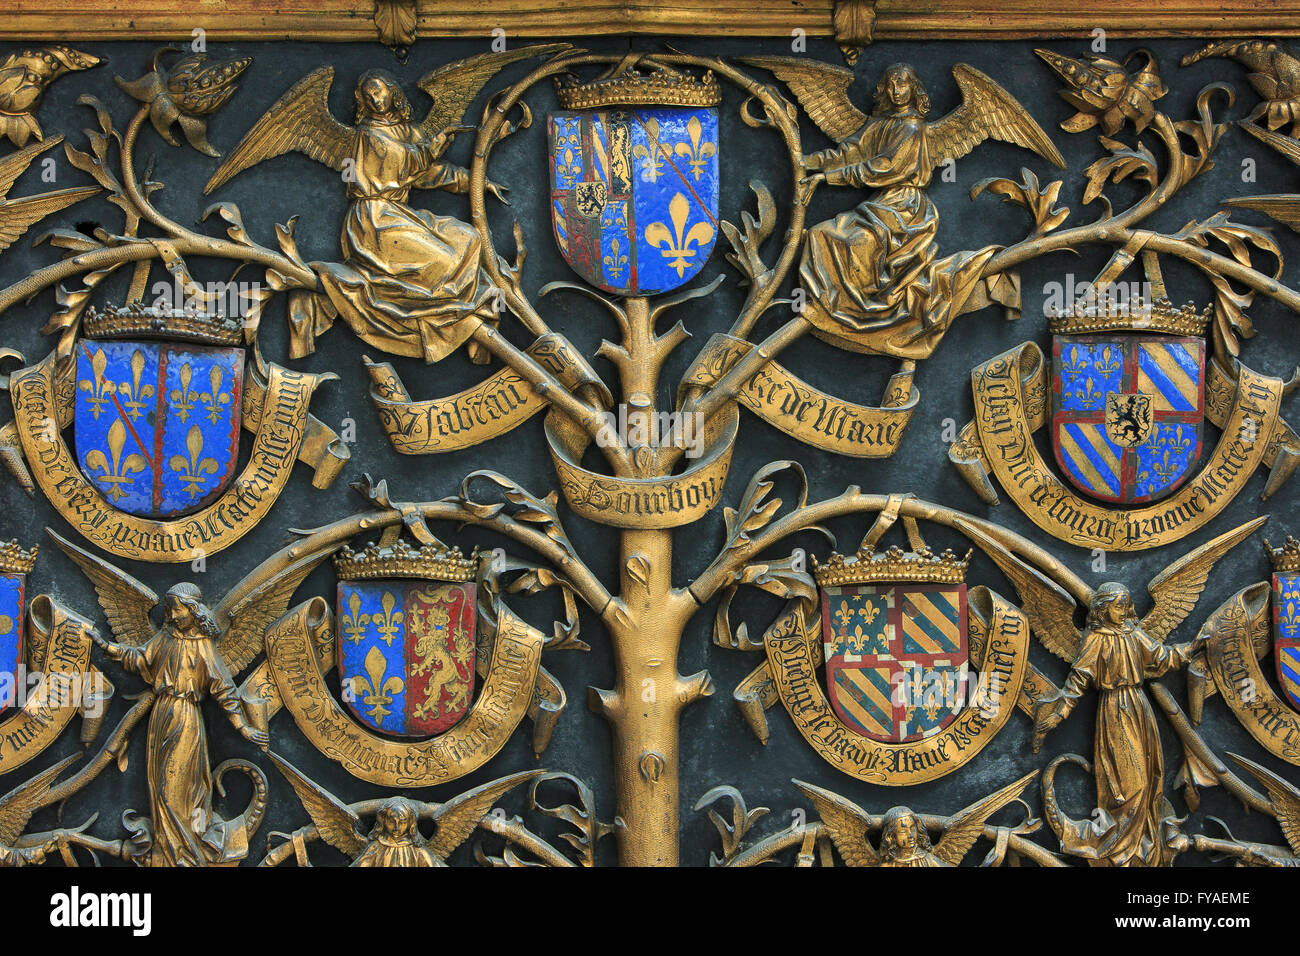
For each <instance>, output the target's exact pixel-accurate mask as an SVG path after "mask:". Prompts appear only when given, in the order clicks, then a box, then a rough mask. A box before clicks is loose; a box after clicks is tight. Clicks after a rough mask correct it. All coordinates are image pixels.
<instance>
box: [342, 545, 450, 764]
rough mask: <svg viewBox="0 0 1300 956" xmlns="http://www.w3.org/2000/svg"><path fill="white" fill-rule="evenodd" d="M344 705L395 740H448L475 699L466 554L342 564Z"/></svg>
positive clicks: (379, 556)
mask: <svg viewBox="0 0 1300 956" xmlns="http://www.w3.org/2000/svg"><path fill="white" fill-rule="evenodd" d="M335 567H336V569H337V572H338V575H339V577H340V579H341V580H340V581H339V585H338V635H337V640H336V642H335V644H336V646H337V663H338V668H339V680H340V687H341V688H342V692H343V700H344V702H345V704H346V705H347V707H348V709H349V710H350V711H351V712H352V714H353V716H354V717H356V719H357V720H359V721H361V722H362V723H363V724H365V725H366V726H367V727H369V728H371V729H372V730H375V731H377V732H379V733H381V734H384V735H385V736H389V737H399V738H411V737H429V736H432V735H434V734H439V733H442V732H443V731H445V730H447V729H448V728H450V727H452V726H453V725H455V724H456V723H458V722H459V721H460V720H461V718H463V717H464V716H465V714H466V713H467V712H468V710H469V706H470V701H471V699H472V697H473V695H474V676H475V675H474V665H475V646H476V638H475V613H476V612H475V597H476V594H475V586H474V583H473V576H474V572H475V562H474V561H473V560H472V559H466V558H462V557H461V556H460V552H459V551H455V550H454V549H453V550H451V551H447V550H443V549H440V548H436V547H430V548H424V549H414V548H409V547H403V546H400V545H399V546H395V547H392V548H374V547H371V548H368V549H366V550H365V551H363V552H359V553H357V552H352V551H350V550H347V549H345V550H344V551H343V552H341V553H340V556H339V557H338V558H337V559H336V561H335Z"/></svg>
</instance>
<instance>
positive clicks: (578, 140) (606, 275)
mask: <svg viewBox="0 0 1300 956" xmlns="http://www.w3.org/2000/svg"><path fill="white" fill-rule="evenodd" d="M549 129H550V149H551V220H552V222H553V224H554V226H555V240H556V242H557V243H558V244H559V246H560V252H561V253H562V254H563V255H564V259H565V261H566V262H568V263H569V265H570V266H571V267H572V268H573V270H574V271H575V272H577V273H578V275H580V276H581V277H582V278H583V279H585V280H586V281H587V282H589V283H591V284H592V285H594V286H596V287H598V288H601V289H604V290H605V291H606V292H613V293H617V294H619V295H650V294H653V293H656V292H666V291H668V290H669V289H674V288H676V287H677V286H680V285H683V284H685V283H687V282H689V281H691V279H693V278H695V276H696V275H697V274H698V273H699V271H700V270H701V269H703V268H704V263H705V262H706V261H707V260H708V258H709V253H710V252H712V250H713V245H714V242H715V241H716V239H717V234H718V114H717V110H715V109H712V108H709V107H623V108H610V109H605V110H579V111H572V112H561V113H553V114H552V115H551V116H550V120H549Z"/></svg>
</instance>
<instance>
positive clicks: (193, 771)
mask: <svg viewBox="0 0 1300 956" xmlns="http://www.w3.org/2000/svg"><path fill="white" fill-rule="evenodd" d="M49 535H50V537H51V538H53V539H54V542H55V544H57V545H58V546H59V548H61V549H62V550H63V552H64V553H65V554H67V555H68V557H70V558H71V559H72V560H73V561H74V562H76V564H77V565H78V566H79V567H80V568H81V570H82V571H83V572H85V574H86V576H87V577H88V578H89V579H90V581H91V583H92V584H93V585H94V587H95V593H96V594H97V595H98V597H99V603H100V606H101V607H102V608H103V610H104V616H105V617H106V618H107V619H108V623H109V627H110V628H111V629H112V631H113V635H114V637H115V638H116V639H117V640H116V641H106V640H104V639H103V638H101V637H100V636H99V635H98V634H94V638H95V641H96V643H98V644H99V645H100V647H102V648H103V649H104V651H105V653H106V654H107V655H108V657H109V658H111V659H112V660H116V661H119V662H120V663H121V665H122V667H123V668H124V669H126V670H128V671H132V672H134V673H136V674H139V675H140V677H142V678H143V679H144V681H145V682H146V683H147V684H149V686H150V690H149V691H147V692H146V693H148V694H151V695H152V700H153V703H152V709H151V712H150V715H149V730H148V744H147V752H148V755H149V756H148V769H147V778H148V781H149V802H150V809H151V818H150V827H151V840H152V852H151V853H150V854H149V855H148V862H149V863H150V865H153V866H204V865H225V864H230V863H234V862H237V861H238V860H239V859H241V858H242V857H243V856H244V855H246V854H247V850H248V837H249V836H250V834H251V831H252V830H255V829H256V824H257V822H258V821H260V818H261V813H262V809H263V806H256V804H258V803H259V802H260V803H262V804H263V805H264V802H265V797H266V778H265V775H264V774H263V773H262V771H261V770H260V769H259V768H258V767H257V766H256V765H255V764H252V763H249V762H248V761H244V760H228V761H225V762H224V763H223V764H222V765H221V767H220V768H218V772H217V775H216V779H217V780H219V778H220V774H221V773H224V772H225V771H226V770H228V769H233V770H238V771H240V772H242V773H245V774H246V775H247V776H248V777H249V778H250V779H251V780H252V782H253V785H254V797H253V805H250V808H249V809H248V810H246V811H245V812H244V814H242V815H241V816H240V817H238V818H236V819H235V820H223V819H222V818H221V817H220V816H218V815H217V814H216V813H215V812H214V811H213V809H212V795H213V789H214V774H213V771H212V769H211V764H210V762H209V759H208V743H207V730H206V727H205V723H204V716H203V711H202V706H201V705H202V701H203V700H204V699H205V698H208V697H210V698H212V699H213V700H215V701H216V702H217V703H218V705H219V706H220V707H221V709H222V710H223V711H225V713H226V716H227V718H228V719H229V720H230V722H231V723H232V724H233V725H234V727H235V729H236V730H238V731H239V732H240V733H241V734H243V735H244V736H245V737H246V738H247V739H248V740H249V741H251V742H252V743H254V744H256V745H258V746H259V747H262V748H265V747H266V746H267V732H266V711H265V706H264V705H265V701H263V700H262V699H260V698H252V697H246V696H244V695H243V694H242V693H241V692H240V689H239V687H238V685H237V684H236V683H235V681H234V677H233V676H232V675H236V674H238V673H239V672H240V671H242V670H244V669H245V668H247V667H248V666H249V665H250V664H251V663H253V660H254V658H256V657H257V655H258V654H259V653H260V652H261V650H262V641H263V638H264V636H265V634H266V631H267V629H268V628H269V627H270V626H271V624H272V623H273V622H274V621H275V620H276V619H277V618H279V617H280V616H281V615H282V614H284V612H285V611H286V610H287V609H288V605H289V601H290V599H291V598H292V597H293V593H294V591H295V590H297V588H298V586H299V585H300V584H301V583H302V581H303V579H304V578H305V577H306V576H307V575H308V574H309V573H311V571H312V569H313V568H315V567H316V566H317V565H318V564H319V563H320V562H321V561H323V560H324V559H325V558H326V557H327V556H328V555H329V553H331V552H330V551H318V552H314V553H311V554H309V555H307V556H305V557H304V558H301V559H299V561H298V562H297V563H296V564H295V565H293V566H292V567H291V569H290V570H289V571H288V573H286V574H284V575H283V576H282V577H280V578H278V579H277V580H276V581H275V582H274V583H273V584H272V585H270V586H269V587H267V588H266V589H265V590H264V591H258V592H255V593H254V594H252V595H243V596H236V595H234V594H231V595H227V597H226V598H225V599H224V600H222V601H221V602H220V603H218V604H217V606H216V608H215V609H211V610H210V609H209V608H208V606H207V605H206V604H204V603H203V595H202V592H201V591H200V590H199V588H198V587H197V586H195V585H193V584H189V583H183V584H177V585H176V586H174V587H173V588H172V589H171V590H170V591H168V592H167V595H166V597H165V598H164V599H162V600H160V599H159V597H158V595H157V594H156V593H155V592H154V591H153V590H152V589H150V588H149V587H147V586H146V585H144V584H143V583H141V582H140V581H138V580H136V579H135V578H134V577H132V576H131V575H129V574H127V573H126V572H125V571H122V570H120V569H118V568H116V567H114V566H113V565H111V564H109V563H108V562H107V561H103V560H101V559H99V558H97V557H95V556H94V555H92V554H90V553H88V552H86V551H83V550H82V549H81V548H78V547H77V546H76V545H74V544H72V543H71V542H70V541H67V540H65V539H64V538H62V537H60V536H59V535H57V534H55V533H54V532H53V531H49ZM160 604H161V605H162V606H163V609H164V610H163V623H162V625H161V626H155V625H154V623H153V621H152V620H151V618H150V612H151V611H152V610H153V609H154V608H155V607H157V606H159V605H160Z"/></svg>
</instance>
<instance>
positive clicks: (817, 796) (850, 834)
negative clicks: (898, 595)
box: [794, 770, 1038, 867]
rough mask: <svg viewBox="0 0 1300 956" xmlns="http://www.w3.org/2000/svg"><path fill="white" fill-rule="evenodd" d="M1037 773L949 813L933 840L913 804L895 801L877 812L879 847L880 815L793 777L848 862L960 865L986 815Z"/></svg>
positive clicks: (1016, 796) (1016, 794)
mask: <svg viewBox="0 0 1300 956" xmlns="http://www.w3.org/2000/svg"><path fill="white" fill-rule="evenodd" d="M1037 776H1038V771H1037V770H1035V771H1033V772H1032V773H1028V774H1025V776H1023V777H1021V778H1020V779H1019V780H1017V781H1016V782H1015V783H1012V784H1009V785H1008V786H1005V787H1003V788H1002V789H1001V790H998V791H997V792H996V793H992V794H989V795H988V796H987V797H985V798H984V799H982V800H979V801H977V802H975V803H973V804H971V805H970V806H969V807H966V808H965V809H964V810H959V811H958V812H957V813H955V814H953V815H952V816H950V817H948V818H947V820H946V821H945V823H944V827H943V836H942V837H941V838H940V839H939V842H938V843H936V844H933V845H932V844H931V842H930V834H929V832H928V831H927V828H926V826H925V825H924V824H923V823H922V822H921V820H920V818H919V817H918V816H917V814H916V813H915V812H914V811H913V810H912V809H911V808H910V807H894V808H893V809H892V810H890V811H888V812H887V813H886V814H885V815H884V816H883V817H881V818H878V820H879V827H880V847H879V849H877V848H876V847H874V846H872V845H871V837H870V831H871V829H872V828H873V824H874V823H875V822H876V821H873V819H872V818H871V817H870V815H868V814H867V812H866V811H865V810H863V809H862V808H861V807H859V806H858V805H857V804H855V803H852V802H851V801H849V800H846V799H845V798H844V797H841V796H840V795H838V794H835V793H831V792H830V791H829V790H823V789H822V788H821V787H814V786H813V785H812V784H810V783H803V782H801V781H799V780H796V781H794V783H795V786H797V787H798V788H799V789H800V790H802V791H803V792H804V793H806V794H807V795H808V798H809V799H810V800H812V802H813V806H814V807H816V809H817V813H818V815H819V816H820V817H821V821H822V824H823V825H824V826H825V827H826V829H827V831H828V832H829V833H830V836H831V840H832V842H833V843H834V844H835V848H836V849H837V850H839V852H840V856H841V857H843V858H844V862H845V863H846V864H848V865H849V866H891V867H892V866H957V865H959V864H960V863H961V861H962V860H963V859H964V858H965V856H966V854H967V853H969V852H970V849H971V847H973V846H974V845H975V841H976V840H978V839H979V838H980V836H982V835H983V833H984V824H985V821H987V820H988V818H989V817H991V816H993V814H995V813H996V812H997V811H998V810H1000V809H1002V808H1003V807H1005V806H1006V805H1007V804H1009V803H1011V802H1013V801H1015V800H1018V799H1019V798H1020V795H1021V794H1022V793H1024V792H1025V789H1026V788H1027V787H1028V786H1029V784H1030V783H1032V782H1033V780H1034V778H1035V777H1037Z"/></svg>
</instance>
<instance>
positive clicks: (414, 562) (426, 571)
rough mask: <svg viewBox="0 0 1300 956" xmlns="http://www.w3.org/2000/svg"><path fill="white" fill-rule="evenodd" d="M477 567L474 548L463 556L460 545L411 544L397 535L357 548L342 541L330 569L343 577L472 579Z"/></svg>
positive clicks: (350, 579)
mask: <svg viewBox="0 0 1300 956" xmlns="http://www.w3.org/2000/svg"><path fill="white" fill-rule="evenodd" d="M477 569H478V551H477V549H476V550H475V551H474V553H473V554H471V555H470V556H469V557H468V558H467V557H465V556H464V555H463V554H461V553H460V548H454V547H453V548H447V547H444V546H442V545H436V544H428V545H425V546H424V547H421V548H413V547H411V545H409V544H407V543H406V542H405V541H404V540H400V539H399V540H398V541H397V543H396V544H393V545H389V546H386V547H380V546H379V545H377V544H368V545H366V547H365V548H364V549H363V550H361V551H353V550H352V549H351V548H349V547H348V546H347V545H344V546H343V549H342V550H341V551H339V553H338V554H336V555H335V556H334V571H335V573H337V574H338V576H339V577H340V578H342V579H343V580H345V581H366V580H371V579H374V578H423V579H425V580H428V581H451V582H458V581H473V580H474V577H475V572H476V571H477Z"/></svg>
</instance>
